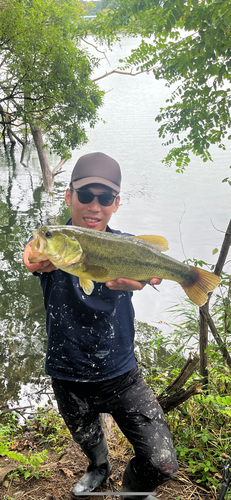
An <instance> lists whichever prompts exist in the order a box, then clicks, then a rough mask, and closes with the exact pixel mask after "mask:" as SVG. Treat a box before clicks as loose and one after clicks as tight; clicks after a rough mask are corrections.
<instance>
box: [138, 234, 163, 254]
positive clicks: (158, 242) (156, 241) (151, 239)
mask: <svg viewBox="0 0 231 500" xmlns="http://www.w3.org/2000/svg"><path fill="white" fill-rule="evenodd" d="M135 238H140V239H141V240H144V241H147V242H148V243H151V244H152V245H154V246H155V247H156V248H157V249H158V250H160V252H166V250H168V242H167V240H166V239H165V238H164V237H163V236H154V235H152V234H144V235H139V236H135Z"/></svg>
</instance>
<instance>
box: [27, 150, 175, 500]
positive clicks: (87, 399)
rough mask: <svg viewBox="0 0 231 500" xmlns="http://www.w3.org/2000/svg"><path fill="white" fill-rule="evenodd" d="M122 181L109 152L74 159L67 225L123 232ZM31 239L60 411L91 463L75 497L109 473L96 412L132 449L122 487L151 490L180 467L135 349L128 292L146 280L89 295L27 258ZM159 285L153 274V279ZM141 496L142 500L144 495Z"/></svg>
mask: <svg viewBox="0 0 231 500" xmlns="http://www.w3.org/2000/svg"><path fill="white" fill-rule="evenodd" d="M120 183H121V172H120V167H119V164H118V163H117V162H116V161H115V160H114V159H113V158H111V157H109V156H107V155H105V154H103V153H92V154H87V155H84V156H82V157H81V158H79V160H78V161H77V163H76V165H75V167H74V170H73V172H72V176H71V183H70V187H69V188H68V189H67V191H66V196H65V201H66V204H67V205H68V206H69V207H70V209H71V215H72V218H71V219H70V220H69V221H68V222H67V224H68V225H75V226H79V227H84V228H88V229H92V230H98V231H107V232H109V233H120V232H119V231H115V230H112V229H110V227H109V226H108V222H109V221H110V219H111V216H112V214H113V213H114V212H116V211H117V210H118V208H119V202H120V197H119V192H120ZM30 245H31V243H30V242H29V243H28V244H27V246H26V248H25V252H24V262H25V265H26V267H27V268H28V270H29V271H30V272H32V273H34V274H35V275H37V276H39V277H40V281H41V286H42V289H43V294H44V302H45V307H46V311H47V333H48V347H47V357H46V373H47V374H49V375H50V376H51V377H52V385H53V390H54V393H55V396H56V399H57V403H58V407H59V411H60V413H61V415H62V416H63V418H64V420H65V422H66V424H67V426H68V428H69V430H70V432H71V434H72V436H73V439H74V440H75V441H76V442H77V443H79V445H80V446H81V448H82V450H83V452H84V453H85V454H86V456H87V458H88V461H89V466H88V468H87V472H86V474H85V475H84V476H83V477H82V478H81V479H80V480H79V481H78V482H77V483H76V485H75V486H74V488H73V490H72V493H71V494H72V498H78V497H79V496H81V494H82V493H83V492H88V491H89V492H90V491H93V490H94V489H95V488H97V487H98V486H99V485H100V484H101V483H102V482H103V480H105V479H106V478H107V477H108V476H109V474H110V471H111V466H110V463H109V461H108V458H107V455H108V449H107V443H106V439H105V436H104V433H103V430H102V427H101V423H100V413H110V414H111V415H112V416H113V418H114V419H115V421H116V422H117V424H118V425H119V427H120V429H121V430H122V432H123V433H124V434H125V436H126V437H127V438H128V440H129V441H130V443H131V444H132V445H133V447H134V450H135V456H134V457H133V458H132V459H131V460H130V462H129V463H128V465H127V467H126V469H125V472H124V476H123V484H122V491H123V492H130V493H131V494H130V495H129V496H125V498H129V499H131V500H133V498H136V496H135V494H133V493H135V492H152V491H153V490H154V489H155V488H156V487H157V486H158V485H160V484H162V483H163V481H165V480H166V479H168V478H169V477H170V476H171V475H172V474H173V473H174V472H175V471H176V470H177V462H176V455H175V451H174V448H173V444H172V440H171V435H170V431H169V429H168V426H167V423H166V421H165V418H164V414H163V411H162V409H161V407H160V406H159V404H158V402H157V400H156V399H155V397H154V395H153V393H152V391H151V390H150V389H149V388H148V387H147V385H146V384H145V382H144V380H143V378H142V375H141V370H140V369H139V368H138V367H137V364H136V358H135V354H134V348H133V340H134V311H133V307H132V302H131V297H132V291H133V290H141V289H142V288H143V286H144V284H141V283H139V282H136V281H133V280H127V279H123V278H119V279H117V280H115V281H110V282H107V283H106V284H102V283H95V286H94V290H93V292H92V294H91V295H90V296H87V295H85V293H84V292H83V290H82V288H81V287H80V286H79V280H78V278H77V277H75V276H72V275H70V274H67V273H65V272H63V271H61V270H57V269H56V268H55V267H54V266H53V265H52V264H51V263H50V262H49V261H45V262H40V263H36V264H31V263H30V262H29V260H28V254H29V251H30ZM159 283H160V280H158V279H155V278H153V279H152V280H151V284H152V285H153V284H159ZM154 496H155V494H154ZM141 498H145V499H146V500H147V499H148V493H147V494H146V493H144V495H143V496H142V497H141ZM149 500H151V497H150V499H149Z"/></svg>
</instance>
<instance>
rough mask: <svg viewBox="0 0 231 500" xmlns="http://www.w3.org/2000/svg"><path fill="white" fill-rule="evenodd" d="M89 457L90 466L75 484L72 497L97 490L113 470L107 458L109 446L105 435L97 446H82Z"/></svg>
mask: <svg viewBox="0 0 231 500" xmlns="http://www.w3.org/2000/svg"><path fill="white" fill-rule="evenodd" d="M81 448H82V450H83V452H84V453H85V455H86V456H87V458H88V461H89V466H88V468H87V472H86V474H84V476H83V477H81V479H80V480H79V481H78V482H77V483H76V484H75V486H74V488H73V490H72V492H71V495H72V498H79V497H81V493H83V492H84V493H85V492H88V491H89V492H91V491H93V490H95V488H97V487H98V486H99V485H100V484H101V483H102V482H103V481H104V480H105V479H107V477H108V476H109V475H110V472H111V464H110V462H109V461H108V459H107V455H108V448H107V441H106V438H105V436H103V439H102V440H101V441H100V443H99V444H97V445H96V446H91V447H90V448H86V447H83V446H81ZM84 498H86V496H85V495H84Z"/></svg>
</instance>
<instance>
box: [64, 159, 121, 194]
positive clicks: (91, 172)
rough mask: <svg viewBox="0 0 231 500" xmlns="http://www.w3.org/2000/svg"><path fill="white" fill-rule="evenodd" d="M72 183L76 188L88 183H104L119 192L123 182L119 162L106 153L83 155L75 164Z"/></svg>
mask: <svg viewBox="0 0 231 500" xmlns="http://www.w3.org/2000/svg"><path fill="white" fill-rule="evenodd" d="M71 183H72V185H73V188H74V189H78V188H81V187H83V186H86V185H87V184H95V183H97V184H103V185H104V186H108V187H110V188H111V189H114V190H115V191H116V192H117V193H119V192H120V183H121V171H120V166H119V163H117V161H116V160H114V159H113V158H111V157H110V156H108V155H106V154H104V153H89V154H86V155H83V156H81V157H80V158H79V159H78V161H77V163H76V164H75V166H74V169H73V172H72V175H71Z"/></svg>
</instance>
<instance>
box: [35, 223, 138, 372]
mask: <svg viewBox="0 0 231 500" xmlns="http://www.w3.org/2000/svg"><path fill="white" fill-rule="evenodd" d="M67 224H68V225H71V220H70V221H68V223H67ZM107 232H111V233H114V234H121V232H120V231H114V230H111V229H110V228H109V227H107ZM35 274H37V273H35ZM38 276H39V277H40V280H41V286H42V289H43V294H44V303H45V308H46V311H47V323H46V324H47V334H48V346H47V356H46V373H47V374H48V375H51V376H52V377H55V378H59V379H63V380H75V381H79V382H80V381H81V382H94V381H95V382H96V381H101V380H107V379H110V378H114V377H117V376H119V375H122V374H123V373H126V372H128V371H129V370H131V369H132V368H134V367H135V366H136V359H135V354H134V347H133V341H134V309H133V306H132V301H131V297H132V293H130V292H123V291H114V290H109V288H107V287H106V285H105V284H104V283H96V282H95V283H94V285H95V286H94V290H93V292H92V294H91V295H89V296H88V295H86V294H85V293H84V292H83V290H82V288H81V287H80V285H79V279H78V278H77V277H76V276H72V275H71V274H68V273H65V272H64V271H61V270H57V271H53V272H51V273H43V274H40V275H38Z"/></svg>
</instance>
